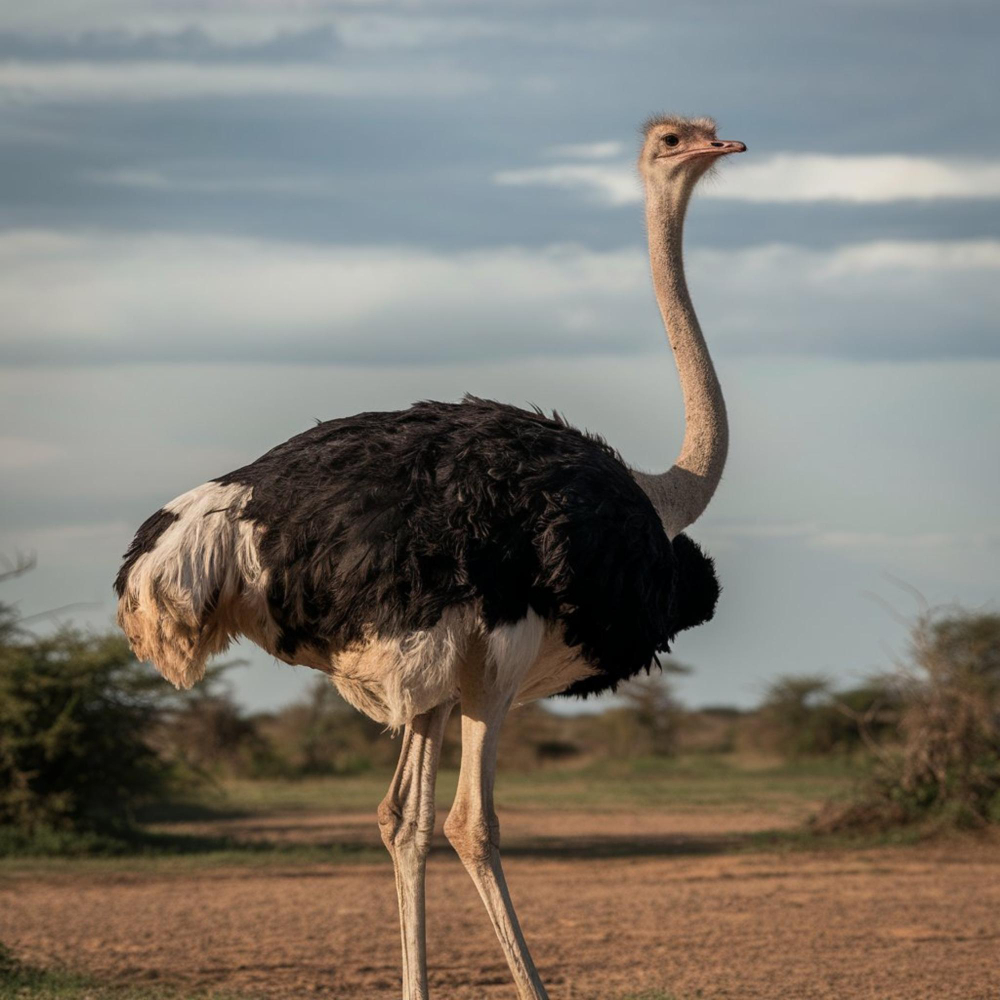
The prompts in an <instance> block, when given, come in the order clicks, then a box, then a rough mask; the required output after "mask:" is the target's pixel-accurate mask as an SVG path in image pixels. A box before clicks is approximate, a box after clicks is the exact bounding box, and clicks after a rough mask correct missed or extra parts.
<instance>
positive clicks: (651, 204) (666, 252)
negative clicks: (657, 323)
mask: <svg viewBox="0 0 1000 1000" xmlns="http://www.w3.org/2000/svg"><path fill="white" fill-rule="evenodd" d="M693 186H694V185H693V182H691V183H689V184H687V185H661V184H658V183H657V182H656V181H650V182H648V183H647V190H646V226H647V229H648V232H649V261H650V267H651V269H652V274H653V289H654V291H655V293H656V301H657V303H658V304H659V306H660V313H661V315H662V316H663V323H664V325H665V326H666V328H667V337H668V338H669V340H670V347H671V349H672V350H673V352H674V360H675V362H676V364H677V372H678V375H679V376H680V383H681V391H682V393H683V396H684V418H685V431H684V442H683V444H682V445H681V451H680V454H679V455H678V456H677V461H676V462H675V463H674V464H673V466H672V467H671V468H670V469H668V470H667V471H666V472H663V473H659V474H656V475H651V474H648V473H641V472H637V473H635V474H634V475H635V478H636V481H637V482H638V483H639V485H640V486H641V487H642V489H643V490H644V491H645V493H646V494H647V496H648V497H649V498H650V500H651V501H652V503H653V506H654V507H655V508H656V511H657V513H658V514H659V515H660V520H661V521H662V522H663V527H664V530H665V531H666V532H667V534H668V535H669V536H670V537H671V538H673V537H674V536H675V535H677V534H678V533H679V532H681V531H683V530H684V529H685V528H686V527H687V526H688V525H689V524H692V523H694V522H695V521H696V520H697V519H698V518H699V517H700V516H701V515H702V513H703V512H704V510H705V508H706V507H707V506H708V503H709V501H710V500H711V499H712V495H713V494H714V493H715V490H716V487H717V486H718V485H719V480H720V479H721V478H722V470H723V467H724V466H725V464H726V452H727V450H728V447H729V424H728V421H727V419H726V404H725V401H724V400H723V398H722V389H721V387H720V385H719V380H718V378H717V377H716V374H715V367H714V366H713V364H712V359H711V357H710V356H709V353H708V347H707V346H706V344H705V338H704V336H703V335H702V332H701V327H700V326H699V325H698V317H697V316H696V315H695V312H694V306H693V305H692V304H691V296H690V295H689V294H688V290H687V282H686V281H685V279H684V259H683V254H682V246H681V244H682V238H683V231H684V215H685V212H686V211H687V205H688V200H689V198H690V196H691V190H692V188H693Z"/></svg>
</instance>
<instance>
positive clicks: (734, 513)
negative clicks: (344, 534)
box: [0, 0, 1000, 707]
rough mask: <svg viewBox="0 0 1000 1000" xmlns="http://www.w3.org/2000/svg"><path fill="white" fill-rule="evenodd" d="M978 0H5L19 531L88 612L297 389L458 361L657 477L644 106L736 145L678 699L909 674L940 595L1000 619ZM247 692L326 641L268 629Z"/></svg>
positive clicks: (695, 268)
mask: <svg viewBox="0 0 1000 1000" xmlns="http://www.w3.org/2000/svg"><path fill="white" fill-rule="evenodd" d="M998 27H1000V14H998V13H997V10H996V6H995V4H993V3H991V2H982V3H974V2H963V0H955V2H951V3H949V4H943V3H941V2H939V0H935V2H925V0H877V2H872V0H864V2H861V0H858V2H854V0H840V2H837V3H829V2H819V3H813V4H802V3H800V2H798V0H794V2H793V0H763V2H761V3H756V4H747V3H744V2H736V0H728V2H727V0H723V2H718V3H710V4H709V3H705V2H703V0H697V2H694V0H692V2H684V0H681V2H672V3H670V4H663V3H659V2H653V0H649V2H637V0H615V2H614V3H611V2H609V0H601V2H598V0H574V2H572V3H570V2H560V0H505V2H504V3H499V2H497V3H485V2H475V0H438V2H434V0H426V2H417V0H411V2H403V0H354V2H349V0H345V2H341V0H299V2H296V3H287V2H285V0H252V2H251V0H243V2H237V0H88V2H79V0H36V2H34V3H32V4H5V5H4V6H3V10H2V11H0V316H2V318H3V322H2V326H0V504H2V508H0V510H2V524H0V552H3V553H6V554H7V555H9V556H11V555H13V554H14V553H15V552H16V551H18V550H21V551H29V552H34V553H36V554H37V557H38V568H37V570H36V571H35V572H33V573H31V574H29V575H27V576H25V577H21V578H19V579H17V580H15V581H11V582H8V583H7V584H6V585H5V588H4V593H3V598H4V599H5V600H16V601H18V603H19V606H20V608H21V610H22V611H23V613H25V614H32V613H36V612H40V611H44V610H46V609H49V608H53V607H57V606H61V605H66V604H71V603H76V602H80V604H81V605H82V606H81V607H79V608H76V609H75V610H73V611H71V612H66V613H65V615H66V616H67V617H69V616H72V617H73V618H75V619H76V620H78V621H82V622H86V623H88V624H89V625H91V626H94V627H105V626H107V624H108V623H109V622H110V620H111V617H112V614H113V602H112V599H111V591H110V582H111V579H112V577H113V575H114V572H115V569H116V564H117V562H118V560H119V558H120V554H121V552H122V551H123V550H124V548H125V546H126V545H127V544H128V541H129V538H130V535H131V532H132V531H133V530H134V528H135V527H136V525H137V524H138V523H139V522H140V521H141V520H142V519H143V518H144V517H145V516H146V515H147V514H149V513H150V512H152V511H153V510H155V509H156V508H157V507H159V506H160V505H161V504H163V503H164V502H165V501H167V500H169V499H170V498H171V497H173V496H175V495H177V494H178V493H181V492H183V491H184V490H186V489H188V488H190V487H192V486H194V485H197V484H198V483H200V482H203V481H205V480H206V479H209V478H212V477H213V476H217V475H220V474H222V473H224V472H227V471H229V470H230V469H232V468H235V467H237V466H240V465H242V464H244V463H246V462H247V461H249V460H251V459H253V458H254V457H256V456H257V455H258V454H260V453H261V452H262V451H264V450H266V449H267V448H269V447H270V446H272V445H273V444H276V443H278V442H279V441H282V440H284V439H285V438H286V437H288V436H290V435H291V434H293V433H295V432H297V431H299V430H302V429H304V428H306V427H307V426H309V425H310V423H311V422H312V420H313V419H314V418H317V417H320V418H330V417H336V416H341V415H345V414H348V413H351V412H354V411H357V410H359V409H389V408H395V407H400V406H405V405H407V404H409V403H410V402H412V401H413V400H415V399H419V398H427V397H433V398H443V399H455V398H458V397H459V396H460V395H461V394H462V393H463V392H465V391H472V392H475V393H477V394H480V395H485V396H491V397H495V398H498V399H503V400H507V401H511V402H514V403H519V404H523V403H528V402H536V403H538V404H540V405H542V406H543V407H546V408H551V407H555V408H558V409H559V410H560V411H563V412H565V413H566V414H567V416H568V417H569V418H570V419H572V420H573V421H574V422H576V423H578V424H580V425H584V426H586V427H589V428H591V429H593V430H597V431H600V432H601V433H603V434H604V435H605V436H606V437H607V438H608V439H609V440H610V441H611V442H612V443H613V444H614V445H616V446H617V447H618V448H619V449H620V450H621V451H622V452H623V453H624V455H625V456H626V458H627V459H629V460H630V461H632V462H633V463H635V464H637V465H640V466H643V467H646V468H662V467H665V466H666V465H668V464H669V463H670V461H671V460H672V459H673V457H674V455H675V454H676V449H677V447H678V444H679V442H680V437H681V426H682V412H681V407H680V400H679V394H678V391H677V388H676V380H675V375H674V371H673V367H672V361H671V358H670V356H669V353H668V350H667V347H666V341H665V338H664V335H663V332H662V328H661V327H660V325H659V318H658V315H657V313H656V310H655V306H654V302H653V298H652V294H651V291H650V288H649V280H648V275H647V264H646V257H645V249H644V238H643V230H642V218H641V204H640V200H639V199H640V191H639V188H638V185H637V182H636V179H635V174H634V169H633V166H632V163H633V159H634V156H635V152H636V144H637V133H636V128H637V125H638V124H639V122H641V120H642V119H643V118H644V117H646V116H647V115H649V114H650V113H653V112H656V111H661V110H672V111H678V112H681V113H690V114H711V115H713V116H715V117H716V118H717V119H718V120H719V122H720V134H721V135H722V137H724V138H732V139H742V140H744V141H745V142H746V143H747V144H748V146H749V152H748V153H747V154H746V155H745V156H744V157H741V158H740V160H739V161H738V162H732V163H726V164H724V165H723V166H724V169H723V170H722V171H721V172H720V174H719V176H718V177H717V178H714V179H712V180H711V181H709V182H706V184H705V185H704V186H703V189H702V190H701V192H700V193H699V195H698V196H697V198H696V200H695V202H694V203H693V205H692V209H691V213H690V217H689V226H688V254H687V258H688V269H689V276H690V283H691V285H692V291H693V295H694V298H695V300H696V303H697V305H698V308H699V311H700V314H701V316H702V321H703V325H704V327H705V330H706V333H707V336H708V338H709V340H710V342H711V344H712V346H713V348H714V351H715V354H716V357H717V361H718V366H719V369H720V374H721V377H722V379H723V382H724V386H725V389H726V392H727V398H728V400H729V406H730V413H731V420H732V425H733V443H732V452H731V460H730V465H729V467H728V470H727V474H726V478H725V480H724V482H723V485H722V487H721V489H720V491H719V493H718V495H717V497H716V500H715V502H714V503H713V505H712V507H711V508H710V511H709V512H708V514H707V515H706V516H705V518H704V519H703V521H702V522H701V523H699V524H698V525H697V526H696V527H695V528H694V529H693V530H692V534H693V535H694V536H695V537H698V538H699V539H700V540H701V541H703V542H704V543H705V545H706V546H707V547H708V548H709V549H710V551H712V553H713V554H714V555H715V556H716V558H717V563H718V566H719V571H720V575H721V578H722V581H723V583H724V585H725V593H724V596H723V600H722V602H721V604H720V607H719V612H718V616H717V618H716V621H715V622H713V623H712V625H711V626H709V627H707V628H705V629H702V630H700V632H698V633H692V634H691V635H690V636H689V637H683V638H682V640H681V641H680V642H679V643H678V645H677V650H676V652H677V655H678V656H679V658H681V659H682V660H684V661H686V662H688V663H690V664H691V665H693V666H694V667H695V668H696V669H695V673H694V674H693V675H692V676H691V677H690V678H689V679H687V680H685V681H684V682H683V685H682V694H683V695H684V696H685V697H686V698H687V699H688V701H690V702H691V703H693V704H699V703H701V704H704V703H720V702H729V703H738V704H749V703H752V702H753V701H754V700H756V699H757V697H758V696H759V695H760V693H761V691H762V690H763V687H764V686H765V684H766V682H767V679H768V678H770V677H773V676H775V675H776V674H777V673H781V672H807V671H808V672H826V673H828V674H830V675H831V676H834V677H837V678H841V679H843V680H845V681H849V680H851V679H855V678H858V677H860V676H863V675H864V674H865V673H867V672H869V671H870V670H872V669H875V668H878V667H882V666H885V665H887V664H888V663H889V661H890V659H891V656H892V654H893V651H897V650H899V649H900V648H901V644H902V636H903V632H902V629H901V626H900V625H899V624H898V623H897V621H896V620H895V619H894V617H893V615H892V614H891V613H890V612H889V611H887V609H886V608H885V606H884V603H883V602H885V601H888V602H889V603H890V604H892V605H894V606H895V607H897V608H898V609H899V610H900V611H902V612H904V613H910V612H912V611H913V610H914V604H913V601H912V598H911V597H910V596H908V595H907V593H906V592H905V591H904V590H903V589H901V587H900V586H899V585H898V584H897V583H895V582H894V581H895V580H899V581H904V582H905V583H906V584H909V585H911V586H913V587H916V588H918V589H919V590H920V591H921V592H922V593H923V594H924V595H925V597H926V599H927V600H928V601H930V602H931V603H932V604H938V603H948V602H953V601H961V602H965V603H967V604H971V605H974V606H981V605H990V606H992V607H996V603H995V601H996V598H997V597H998V590H1000V588H998V583H1000V571H998V569H997V565H998V559H1000V526H998V524H997V515H996V511H997V508H998V503H1000V460H998V459H1000V455H998V452H1000V448H998V445H997V438H998V430H1000V403H998V400H1000V336H998V330H997V316H998V315H1000V291H998V290H1000V237H998V233H1000V122H998V120H997V114H996V110H995V107H996V93H997V89H998V84H1000V74H998V72H997V69H996V50H995V41H996V37H997V29H998ZM245 652H247V654H248V655H250V657H251V658H252V666H251V667H249V668H248V669H247V670H246V671H243V672H242V674H241V675H240V677H239V680H238V684H239V693H240V695H241V697H242V698H243V699H244V700H245V702H246V703H247V704H249V705H251V706H254V707H264V706H268V705H275V704H279V703H282V702H285V701H288V700H290V699H291V698H293V697H295V696H296V695H297V694H298V693H299V692H300V691H301V690H302V688H303V687H304V686H305V685H306V684H307V683H308V682H309V680H310V677H309V673H308V671H305V670H293V669H292V668H288V667H284V666H278V665H276V664H274V663H272V662H270V661H268V660H267V658H265V657H263V656H262V655H260V654H255V653H253V652H252V650H249V649H246V650H245Z"/></svg>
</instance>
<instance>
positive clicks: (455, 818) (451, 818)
mask: <svg viewBox="0 0 1000 1000" xmlns="http://www.w3.org/2000/svg"><path fill="white" fill-rule="evenodd" d="M444 835H445V836H446V837H447V838H448V842H449V843H450V844H451V846H452V847H453V848H454V849H455V853H456V854H457V855H458V856H459V858H460V859H461V860H462V863H463V864H464V865H465V866H466V867H476V866H479V865H482V864H487V865H488V864H489V862H490V861H491V860H492V859H493V858H494V857H495V856H496V855H497V854H499V852H500V823H499V821H498V820H497V817H496V813H490V814H489V815H487V814H484V813H483V812H481V811H480V810H477V809H469V808H467V807H465V806H463V805H459V804H458V803H456V804H455V805H454V806H453V807H452V810H451V812H450V813H448V818H447V819H446V820H445V823H444Z"/></svg>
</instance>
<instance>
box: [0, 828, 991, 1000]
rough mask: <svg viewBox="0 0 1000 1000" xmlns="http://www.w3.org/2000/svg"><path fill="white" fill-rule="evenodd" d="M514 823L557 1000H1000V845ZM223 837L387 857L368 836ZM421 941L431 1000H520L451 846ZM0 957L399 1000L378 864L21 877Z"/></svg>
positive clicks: (534, 941)
mask: <svg viewBox="0 0 1000 1000" xmlns="http://www.w3.org/2000/svg"><path fill="white" fill-rule="evenodd" d="M776 819H778V820H779V822H776ZM502 820H503V825H504V838H505V841H506V842H507V843H509V846H510V851H509V855H510V857H509V861H508V862H507V865H506V867H507V872H508V877H509V881H510V883H511V887H512V892H513V896H514V900H515V903H516V904H517V906H518V910H519V913H520V915H521V919H522V923H523V925H524V929H525V933H526V935H527V937H528V939H529V941H530V942H531V945H532V948H533V951H534V954H535V957H536V960H537V962H538V965H539V968H540V970H541V973H542V976H543V978H544V979H545V981H546V983H547V985H548V986H549V990H550V993H551V996H552V1000H570V998H573V1000H584V998H587V1000H599V998H609V1000H610V998H616V1000H617V998H620V997H623V996H626V995H628V994H629V993H637V992H640V991H642V990H649V989H669V990H670V991H672V992H673V993H675V994H676V995H677V997H678V998H679V1000H687V998H689V997H700V998H704V1000H713V998H722V997H726V998H741V1000H750V998H768V1000H782V998H788V1000H809V998H823V1000H848V998H852V1000H853V998H858V1000H861V998H864V1000H890V998H892V1000H895V998H898V1000H950V998H955V1000H987V998H989V1000H997V998H1000V843H998V842H997V841H996V840H993V841H987V842H984V841H981V840H975V839H960V840H952V841H948V842H947V843H940V842H939V843H932V844H925V845H918V846H909V847H892V848H877V849H871V850H863V851H847V850H825V851H820V852H805V851H792V852H788V853H777V852H771V851H763V852H757V853H747V852H741V853H733V851H732V847H733V845H734V843H736V842H737V840H738V836H737V835H738V834H739V833H740V832H744V831H748V830H759V829H767V828H772V827H774V826H776V825H781V823H780V817H775V816H774V815H773V814H767V813H756V814H755V813H751V812H734V813H723V812H719V811H715V812H712V813H706V812H704V811H700V812H692V813H690V814H684V813H676V812H675V813H670V814H667V813H660V812H644V813H638V814H620V813H616V814H601V813H597V814H585V813H567V812H561V813H558V814H548V813H544V812H542V811H531V810H527V811H523V812H516V813H508V814H507V815H505V816H504V817H502ZM225 828H226V830H227V832H230V833H233V834H238V835H240V836H264V837H267V838H268V839H279V838H282V837H284V838H287V839H301V840H314V839H315V840H317V841H319V842H326V841H329V840H331V839H332V840H336V839H349V840H351V841H352V842H358V841H359V840H365V841H367V840H369V839H370V840H371V842H372V843H375V842H377V833H375V831H374V830H373V828H372V824H371V817H370V816H368V815H364V816H362V815H341V816H336V817H333V816H286V817H274V818H270V819H268V820H254V821H252V822H247V821H243V822H242V823H236V822H233V823H228V824H225ZM191 829H194V827H191ZM199 829H203V830H208V829H211V830H213V831H214V830H218V829H220V826H219V824H214V825H211V826H205V825H203V826H201V827H199ZM428 939H429V952H430V966H431V982H432V986H433V987H434V991H435V995H436V997H438V998H441V1000H445V998H448V1000H474V998H491V1000H492V998H496V1000H501V998H511V1000H512V998H514V996H515V993H514V990H513V987H512V986H511V984H510V980H509V977H508V974H507V969H506V966H505V964H504V962H503V958H502V956H501V954H500V950H499V947H498V945H497V943H496V941H495V939H494V937H493V933H492V930H491V928H490V926H489V923H488V921H487V918H486V915H485V913H484V912H483V910H482V907H481V904H480V902H479V898H478V896H477V895H476V893H475V890H474V888H473V886H472V884H471V883H470V882H469V880H468V878H467V877H466V875H465V873H464V872H463V870H462V869H461V867H460V865H459V863H458V861H457V859H455V858H454V857H453V856H451V855H450V854H449V853H448V850H447V846H446V845H445V844H444V843H443V842H442V843H440V844H439V845H437V848H436V849H435V852H434V854H433V855H432V858H431V861H430V864H429V871H428ZM0 940H3V941H4V942H5V943H6V944H8V945H9V946H11V947H13V948H14V949H15V951H16V952H17V953H18V954H19V955H20V956H22V957H24V958H26V959H29V960H31V961H35V962H39V963H48V962H53V961H57V962H60V963H62V964H66V965H70V966H72V967H75V968H78V969H84V970H87V971H89V972H92V973H94V974H95V975H96V976H98V977H101V978H106V979H112V980H117V981H131V982H154V981H156V982H163V983H170V984H177V985H184V986H192V987H194V986H197V987H208V988H217V989H220V990H225V991H227V992H230V993H235V994H237V995H239V996H244V995H245V996H247V997H257V996H259V997H265V998H274V1000H285V998H289V1000H290V998H293V997H294V998H301V997H304V996H317V997H341V998H345V1000H349V998H351V1000H353V998H366V1000H380V998H390V997H398V996H399V971H398V962H399V946H398V931H397V924H396V902H395V894H394V889H393V880H392V874H391V868H390V867H389V866H388V865H386V864H365V865H360V864H358V865H355V864H341V865H325V864H319V865H315V864H313V865H289V866H286V867H275V866H268V867H264V868H254V867H244V866H230V867H225V868H217V869H212V870H205V869H198V870H190V869H189V870H187V871H185V870H183V869H181V870H178V871H155V872H152V873H151V872H138V871H136V872H132V873H128V872H125V871H122V872H118V873H108V872H104V873H101V874H98V873H96V872H94V871H90V872H72V871H68V872H65V873H64V872H61V871H60V872H51V873H47V874H45V875H38V874H32V875H29V874H24V875H13V876H10V877H7V878H5V879H4V880H3V881H2V882H0Z"/></svg>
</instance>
